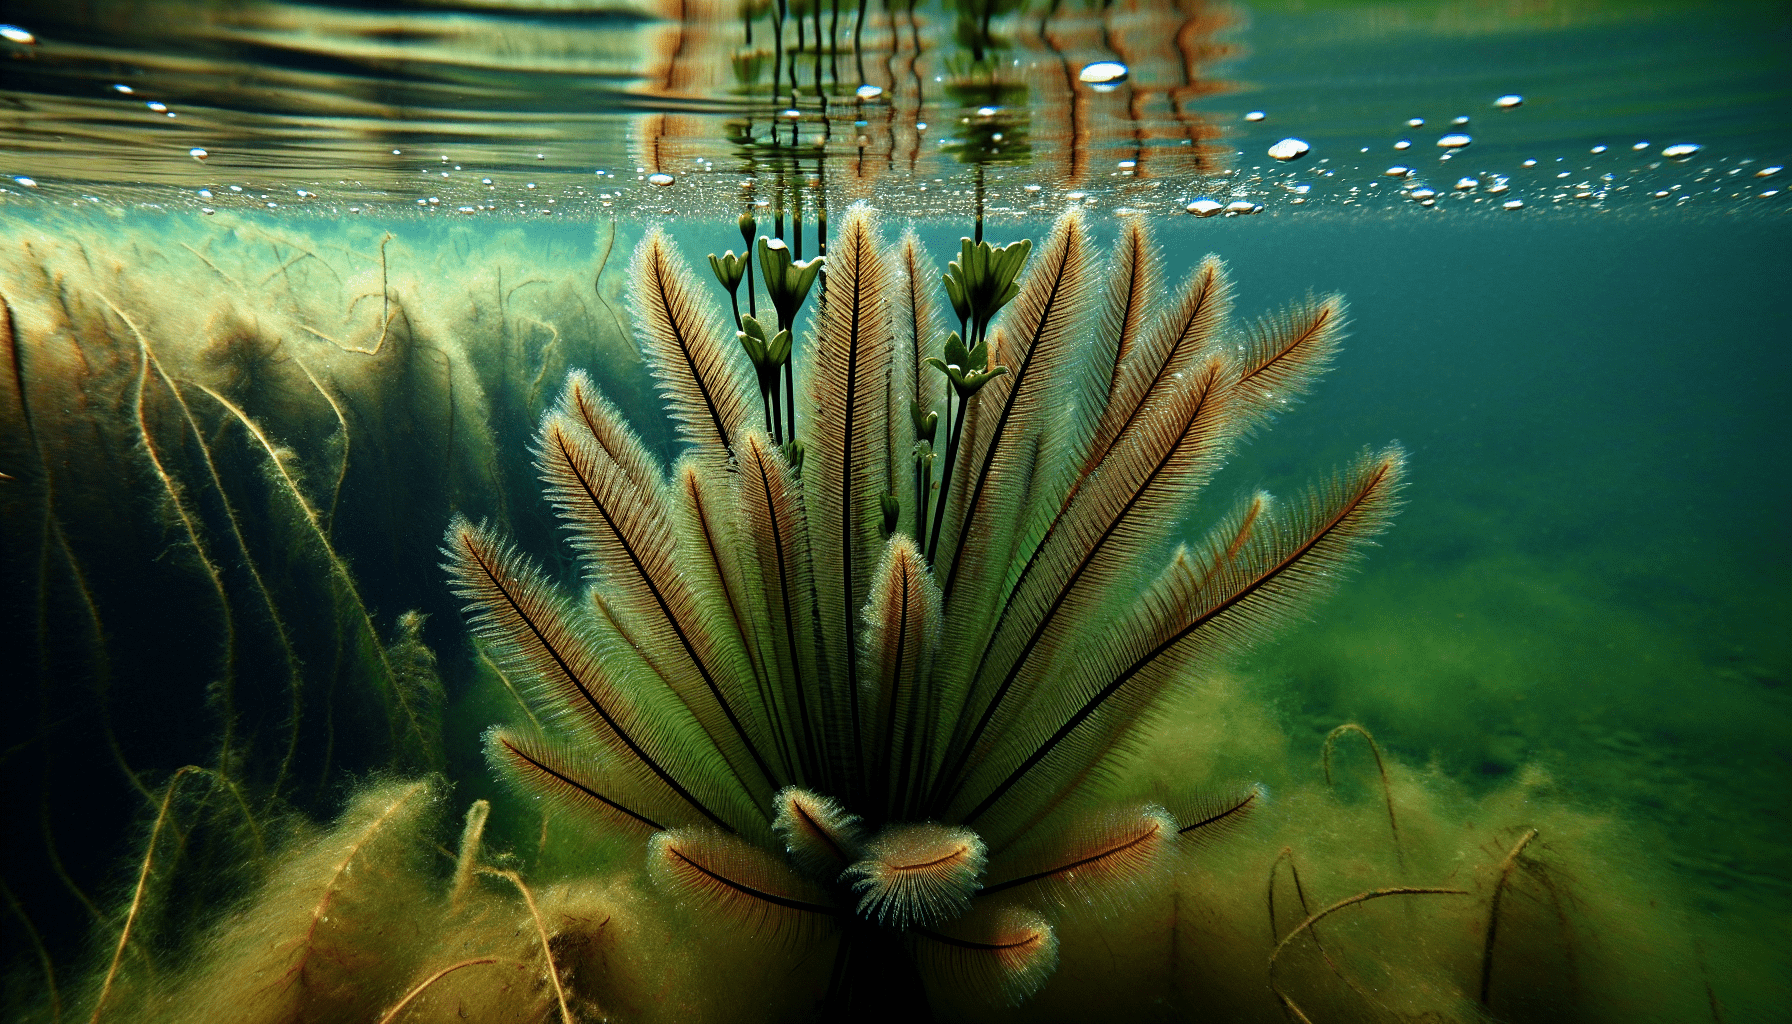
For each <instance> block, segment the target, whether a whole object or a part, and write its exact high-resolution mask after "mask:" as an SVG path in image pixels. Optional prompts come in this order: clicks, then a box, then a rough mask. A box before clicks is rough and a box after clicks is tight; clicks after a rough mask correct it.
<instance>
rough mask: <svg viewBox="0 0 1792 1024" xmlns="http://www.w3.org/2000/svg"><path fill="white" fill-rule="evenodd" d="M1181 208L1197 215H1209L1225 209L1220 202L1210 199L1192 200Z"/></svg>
mask: <svg viewBox="0 0 1792 1024" xmlns="http://www.w3.org/2000/svg"><path fill="white" fill-rule="evenodd" d="M1183 209H1184V210H1187V211H1188V212H1190V213H1192V214H1194V215H1195V216H1197V217H1211V216H1213V215H1214V214H1216V213H1218V212H1220V211H1221V210H1223V209H1225V207H1223V206H1221V205H1220V204H1218V203H1216V202H1214V201H1213V200H1211V199H1197V200H1195V201H1194V202H1192V203H1190V204H1188V205H1187V206H1185V207H1183Z"/></svg>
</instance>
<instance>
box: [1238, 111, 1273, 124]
mask: <svg viewBox="0 0 1792 1024" xmlns="http://www.w3.org/2000/svg"><path fill="white" fill-rule="evenodd" d="M1268 116H1269V115H1268V114H1266V113H1264V112H1263V111H1261V110H1253V111H1251V112H1250V113H1248V114H1246V115H1244V119H1245V120H1246V121H1261V120H1263V119H1264V118H1266V117H1268Z"/></svg>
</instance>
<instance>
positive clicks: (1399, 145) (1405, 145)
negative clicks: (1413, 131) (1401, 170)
mask: <svg viewBox="0 0 1792 1024" xmlns="http://www.w3.org/2000/svg"><path fill="white" fill-rule="evenodd" d="M1394 148H1395V149H1411V148H1412V140H1411V139H1401V140H1400V141H1399V142H1396V143H1394Z"/></svg>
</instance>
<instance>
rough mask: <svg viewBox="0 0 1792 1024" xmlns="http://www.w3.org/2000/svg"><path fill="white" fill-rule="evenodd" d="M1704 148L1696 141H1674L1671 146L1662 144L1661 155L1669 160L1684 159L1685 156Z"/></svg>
mask: <svg viewBox="0 0 1792 1024" xmlns="http://www.w3.org/2000/svg"><path fill="white" fill-rule="evenodd" d="M1704 148H1705V147H1704V146H1701V145H1699V144H1698V143H1696V142H1676V143H1674V144H1673V145H1672V146H1663V147H1662V148H1661V155H1662V156H1665V157H1667V158H1668V159H1669V160H1685V159H1686V158H1687V157H1689V156H1692V155H1693V154H1694V153H1697V152H1698V151H1699V150H1701V149H1704Z"/></svg>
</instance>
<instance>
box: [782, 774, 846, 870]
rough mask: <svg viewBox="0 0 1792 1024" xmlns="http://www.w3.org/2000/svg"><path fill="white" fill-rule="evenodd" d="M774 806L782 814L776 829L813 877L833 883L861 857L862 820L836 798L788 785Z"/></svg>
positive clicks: (788, 849)
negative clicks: (845, 808) (860, 822)
mask: <svg viewBox="0 0 1792 1024" xmlns="http://www.w3.org/2000/svg"><path fill="white" fill-rule="evenodd" d="M773 805H774V806H775V807H777V808H778V816H777V818H775V819H774V820H773V821H772V829H773V830H774V831H776V832H777V833H778V838H780V839H782V840H784V851H785V852H786V853H788V854H789V855H790V859H791V860H792V861H794V862H795V863H796V866H797V867H799V868H801V869H802V870H803V871H805V872H807V873H808V874H809V875H810V876H811V877H813V878H816V879H819V880H821V881H828V882H831V881H833V880H834V879H835V878H838V877H839V876H840V872H842V871H844V870H846V866H847V865H849V864H851V863H852V862H853V861H855V860H857V859H858V858H859V854H860V850H861V847H862V846H863V839H864V837H863V836H862V835H861V834H860V833H861V831H862V830H861V829H860V828H859V819H858V817H857V816H856V815H852V814H848V813H846V811H845V810H844V809H843V808H841V806H840V805H839V803H837V802H836V801H834V800H831V799H829V798H827V797H825V796H819V795H817V794H815V793H811V792H809V791H808V790H806V789H798V788H796V787H795V786H785V787H784V788H783V789H781V790H779V791H778V796H777V798H776V799H775V800H774V801H773Z"/></svg>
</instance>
